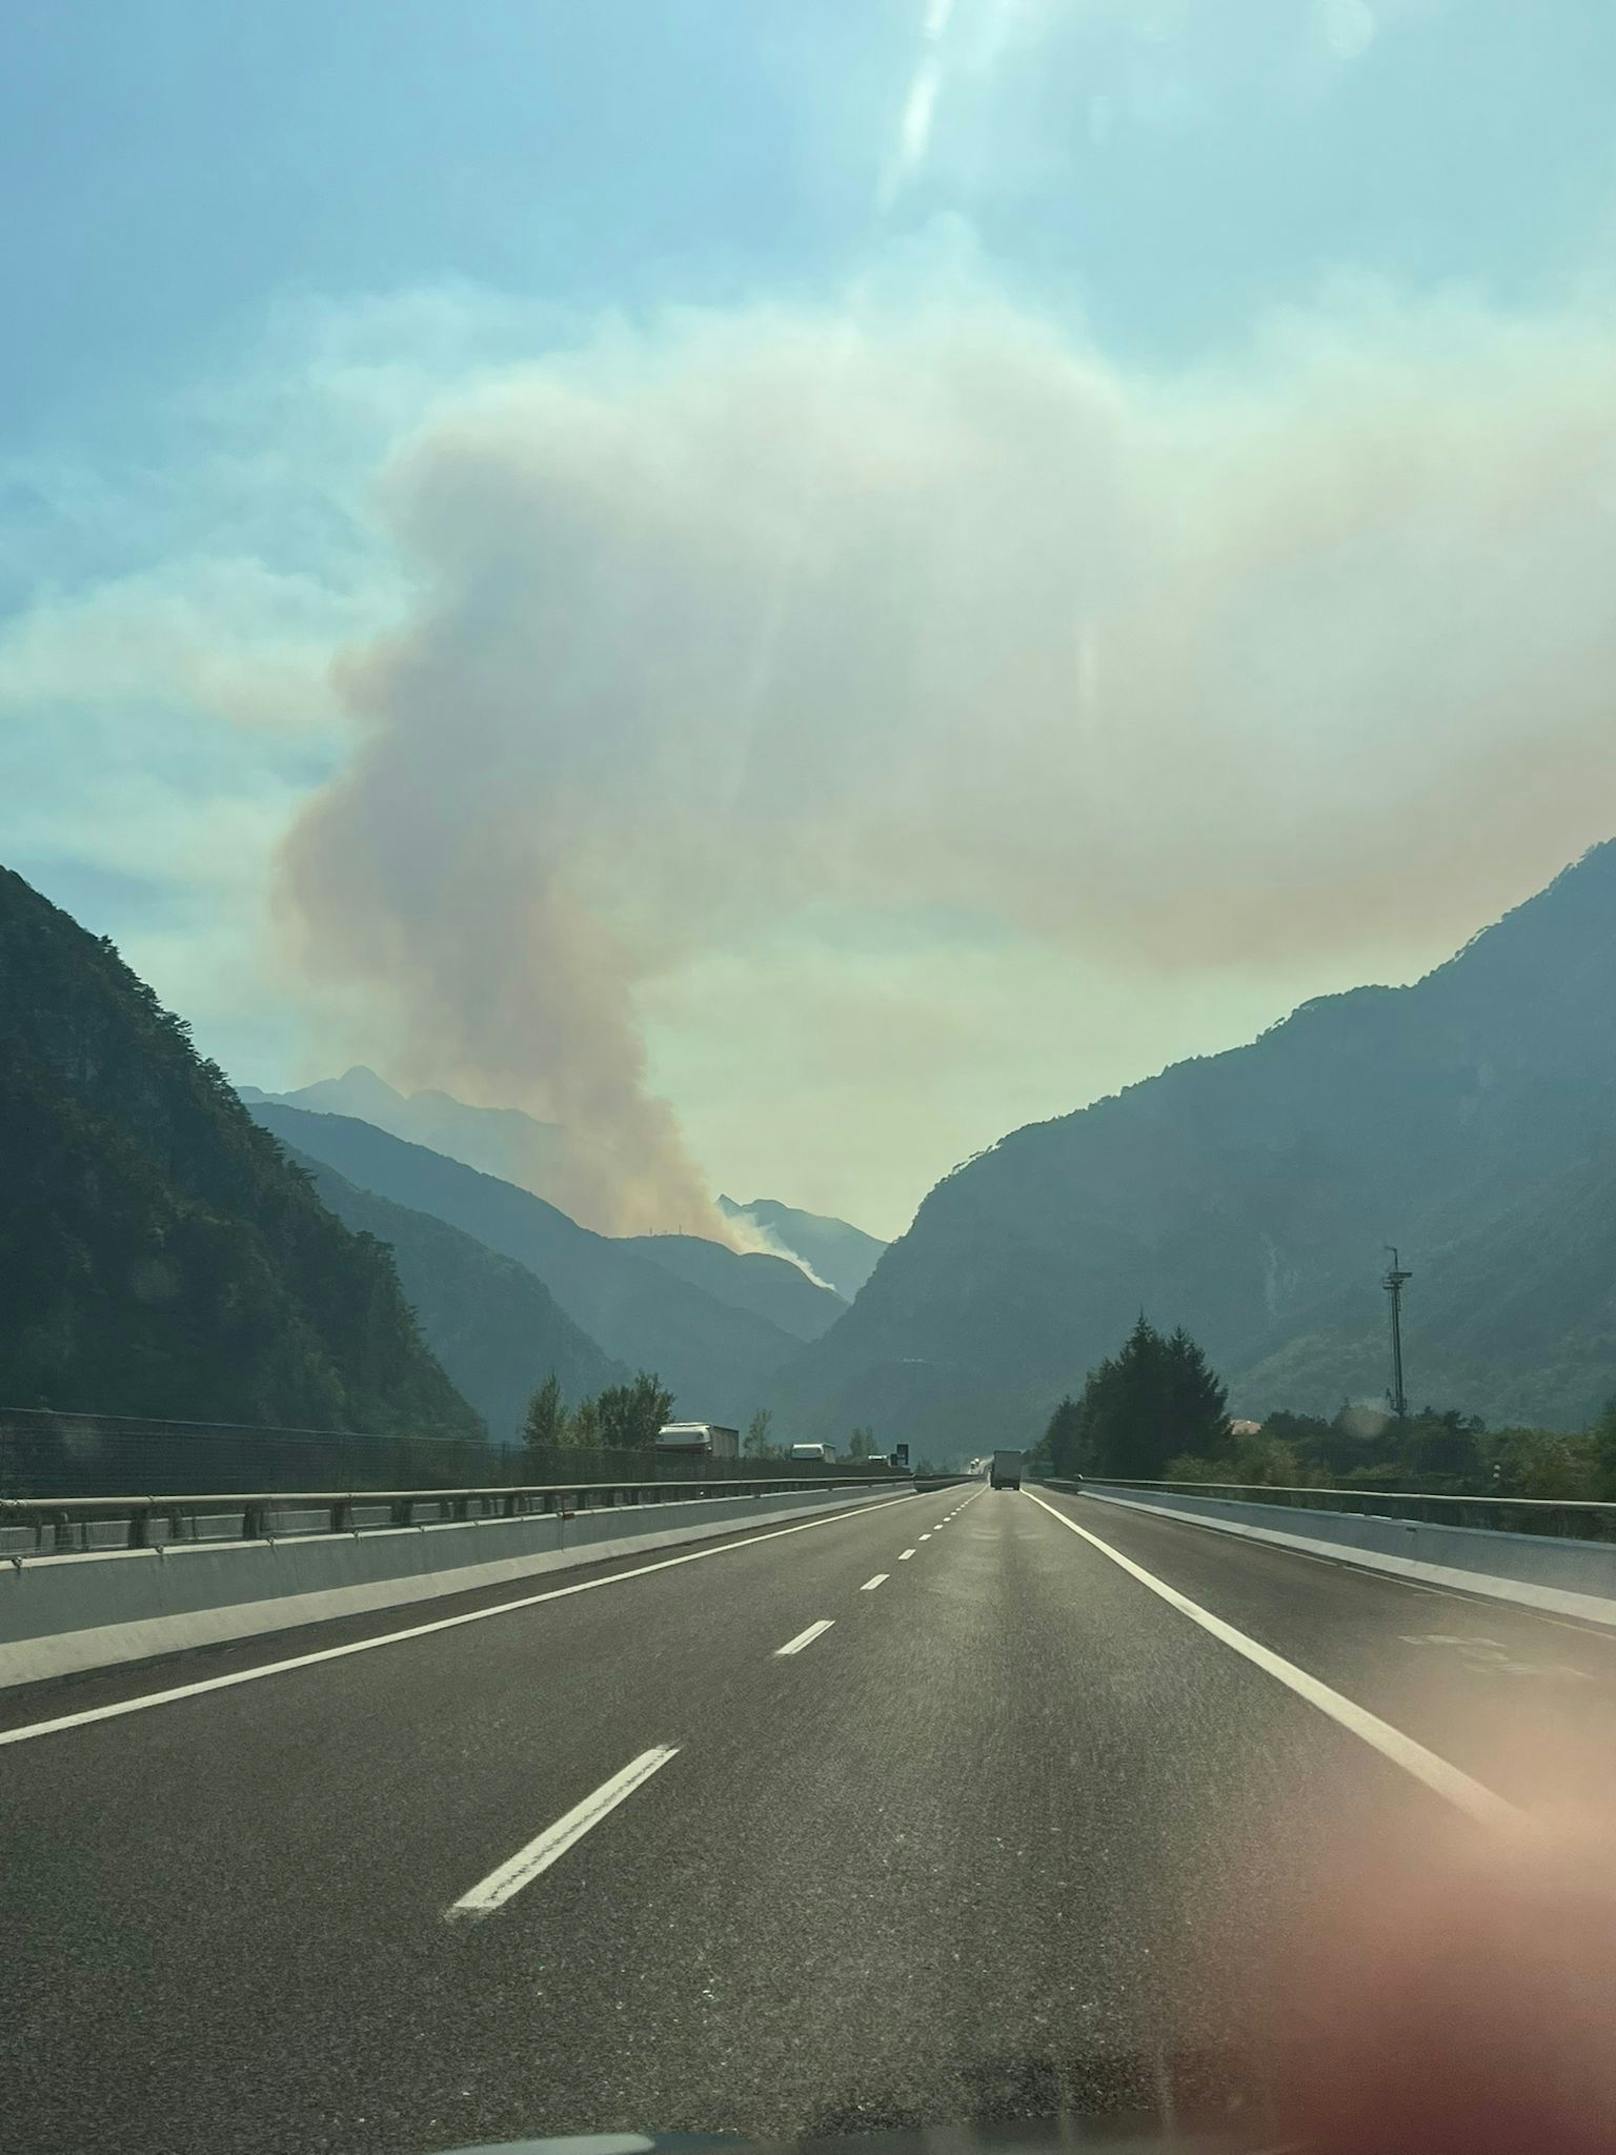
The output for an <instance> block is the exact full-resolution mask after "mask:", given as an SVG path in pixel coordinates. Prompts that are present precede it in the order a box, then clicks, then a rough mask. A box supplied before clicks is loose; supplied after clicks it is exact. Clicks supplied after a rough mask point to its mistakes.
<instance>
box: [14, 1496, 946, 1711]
mask: <svg viewBox="0 0 1616 2155" xmlns="http://www.w3.org/2000/svg"><path fill="white" fill-rule="evenodd" d="M907 1493H909V1492H908V1491H906V1490H905V1489H904V1488H903V1487H902V1485H899V1486H898V1487H897V1488H896V1489H894V1488H893V1487H892V1486H891V1485H890V1484H889V1485H888V1486H887V1487H885V1488H880V1489H873V1490H863V1489H843V1490H840V1491H837V1492H835V1493H834V1494H827V1495H823V1496H822V1495H820V1494H819V1493H818V1492H817V1491H815V1490H812V1489H808V1490H802V1489H796V1490H782V1491H779V1492H778V1493H775V1492H770V1493H768V1494H764V1495H755V1496H744V1497H725V1496H716V1495H709V1496H702V1497H699V1498H693V1499H691V1500H690V1501H688V1502H684V1503H669V1502H665V1501H664V1502H657V1503H650V1504H640V1505H611V1506H606V1507H602V1508H601V1509H599V1510H593V1511H583V1512H580V1513H578V1514H577V1515H576V1516H574V1517H572V1518H564V1517H561V1516H560V1515H559V1514H557V1513H553V1512H551V1513H543V1514H533V1515H530V1516H528V1517H525V1518H516V1519H474V1520H466V1521H452V1522H443V1523H437V1524H433V1525H429V1526H410V1527H396V1528H369V1529H367V1530H365V1531H364V1532H359V1533H344V1534H298V1535H294V1536H290V1537H288V1538H286V1539H281V1540H275V1539H265V1540H260V1541H235V1542H178V1543H170V1544H168V1545H167V1546H166V1547H161V1548H151V1549H115V1550H103V1551H97V1552H94V1553H91V1554H74V1555H68V1556H30V1557H22V1558H16V1559H13V1560H12V1561H10V1562H3V1563H0V1688H4V1687H6V1686H8V1685H13V1684H23V1683H33V1682H37V1681H39V1680H41V1679H42V1678H46V1677H55V1676H68V1675H74V1674H78V1673H81V1672H82V1671H84V1670H86V1669H99V1668H108V1667H112V1666H114V1665H116V1664H118V1663H122V1662H128V1661H143V1660H147V1659H149V1658H151V1657H153V1656H155V1655H159V1654H171V1653H176V1652H181V1651H184V1650H186V1649H188V1648H191V1647H197V1646H210V1645H217V1644H219V1643H220V1642H222V1641H224V1640H229V1639H243V1638H251V1637H254V1636H257V1635H258V1634H260V1633H263V1632H272V1631H283V1630H288V1629H290V1628H292V1627H294V1626H296V1625H301V1624H314V1623H324V1622H327V1621H329V1620H330V1619H332V1618H334V1617H343V1616H355V1615H361V1614H363V1613H365V1612H366V1611H368V1610H372V1609H386V1608H393V1607H397V1606H400V1605H402V1604H406V1603H409V1602H413V1601H424V1600H429V1599H432V1598H433V1597H435V1596H438V1595H443V1594H461V1593H466V1592H468V1591H470V1590H472V1589H475V1588H481V1587H492V1586H504V1585H507V1584H513V1583H517V1582H520V1581H522V1580H526V1579H529V1578H532V1577H533V1576H534V1575H535V1574H539V1573H544V1572H550V1571H560V1570H565V1569H568V1568H570V1567H572V1566H575V1565H579V1564H596V1563H601V1562H603V1561H605V1560H607V1559H610V1558H613V1557H621V1556H638V1555H641V1554H648V1553H650V1552H651V1551H654V1550H658V1549H666V1548H671V1547H675V1546H677V1545H678V1544H680V1543H683V1542H691V1541H701V1540H708V1539H711V1538H712V1537H713V1536H715V1535H721V1534H727V1533H732V1532H734V1531H736V1530H737V1529H739V1528H744V1527H747V1526H751V1525H756V1524H760V1523H767V1522H769V1521H772V1520H775V1519H791V1520H797V1519H806V1518H811V1517H815V1516H819V1515H822V1514H826V1513H830V1512H837V1511H846V1510H852V1509H856V1508H857V1507H858V1506H860V1505H868V1504H872V1503H877V1502H880V1501H881V1500H882V1499H883V1498H885V1499H887V1500H890V1499H891V1498H892V1497H894V1496H895V1495H904V1494H907Z"/></svg>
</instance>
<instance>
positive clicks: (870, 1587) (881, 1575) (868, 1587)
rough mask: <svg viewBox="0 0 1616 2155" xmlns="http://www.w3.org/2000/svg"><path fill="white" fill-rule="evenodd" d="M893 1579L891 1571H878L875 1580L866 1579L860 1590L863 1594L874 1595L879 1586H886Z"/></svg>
mask: <svg viewBox="0 0 1616 2155" xmlns="http://www.w3.org/2000/svg"><path fill="white" fill-rule="evenodd" d="M891 1577H892V1574H891V1572H890V1571H878V1572H877V1573H876V1575H875V1577H874V1578H873V1579H866V1580H865V1582H864V1584H863V1585H862V1586H861V1587H860V1588H859V1592H860V1593H861V1594H873V1593H874V1592H875V1590H876V1588H877V1587H878V1586H884V1585H885V1584H886V1582H887V1580H888V1579H890V1578H891Z"/></svg>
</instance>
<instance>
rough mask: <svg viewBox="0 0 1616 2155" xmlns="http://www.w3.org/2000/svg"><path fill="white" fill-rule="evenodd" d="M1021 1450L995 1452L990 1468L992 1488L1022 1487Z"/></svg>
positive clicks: (989, 1483) (989, 1476) (989, 1474)
mask: <svg viewBox="0 0 1616 2155" xmlns="http://www.w3.org/2000/svg"><path fill="white" fill-rule="evenodd" d="M1021 1459H1022V1455H1021V1453H1020V1452H995V1453H994V1455H993V1460H992V1463H991V1465H990V1466H989V1468H988V1487H989V1488H990V1489H1019V1488H1020V1487H1021Z"/></svg>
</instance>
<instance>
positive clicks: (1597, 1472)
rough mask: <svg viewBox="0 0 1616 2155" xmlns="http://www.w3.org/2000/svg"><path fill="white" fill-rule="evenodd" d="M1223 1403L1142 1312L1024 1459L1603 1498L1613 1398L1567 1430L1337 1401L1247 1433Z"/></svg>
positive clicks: (1043, 1467) (1439, 1491) (1612, 1444)
mask: <svg viewBox="0 0 1616 2155" xmlns="http://www.w3.org/2000/svg"><path fill="white" fill-rule="evenodd" d="M1226 1398H1227V1392H1226V1389H1225V1387H1224V1385H1223V1384H1222V1382H1221V1381H1220V1380H1219V1378H1218V1377H1217V1376H1216V1375H1215V1373H1214V1372H1213V1371H1212V1369H1211V1368H1210V1366H1209V1365H1208V1363H1207V1360H1206V1357H1205V1355H1204V1354H1203V1353H1202V1351H1201V1349H1200V1348H1199V1347H1198V1346H1197V1345H1196V1344H1195V1342H1194V1341H1193V1340H1192V1339H1190V1338H1189V1337H1188V1336H1187V1334H1186V1333H1184V1332H1183V1331H1182V1330H1179V1331H1176V1332H1174V1333H1172V1334H1171V1335H1170V1336H1164V1335H1163V1334H1162V1333H1160V1332H1158V1331H1157V1330H1156V1328H1155V1326H1154V1325H1152V1324H1151V1323H1150V1322H1149V1321H1148V1319H1147V1318H1145V1317H1143V1316H1141V1317H1140V1319H1139V1321H1138V1323H1137V1324H1136V1325H1135V1326H1134V1328H1133V1330H1132V1331H1131V1332H1130V1333H1129V1335H1128V1337H1127V1339H1126V1340H1125V1341H1124V1342H1123V1344H1122V1346H1121V1347H1120V1348H1119V1350H1118V1351H1117V1353H1116V1354H1115V1355H1114V1356H1113V1355H1108V1356H1107V1357H1106V1358H1105V1359H1104V1360H1103V1361H1102V1362H1101V1363H1099V1365H1098V1366H1097V1367H1096V1368H1094V1369H1092V1370H1090V1372H1089V1374H1088V1378H1087V1381H1086V1382H1085V1384H1084V1386H1083V1389H1082V1391H1081V1392H1080V1393H1079V1394H1078V1395H1077V1396H1075V1397H1073V1396H1070V1395H1069V1396H1068V1397H1067V1398H1065V1399H1063V1400H1062V1401H1061V1403H1060V1405H1059V1406H1058V1407H1057V1408H1056V1409H1055V1411H1054V1413H1053V1414H1052V1415H1051V1416H1050V1418H1049V1422H1048V1424H1047V1426H1046V1428H1045V1430H1044V1433H1043V1435H1042V1436H1041V1437H1040V1439H1039V1441H1038V1443H1037V1444H1036V1445H1035V1446H1034V1448H1033V1450H1032V1452H1031V1454H1030V1463H1031V1465H1032V1466H1033V1467H1034V1468H1035V1469H1037V1470H1039V1471H1041V1472H1043V1473H1046V1474H1052V1475H1055V1476H1081V1475H1088V1476H1092V1477H1094V1478H1096V1479H1103V1478H1105V1477H1115V1478H1117V1479H1121V1480H1138V1481H1185V1482H1229V1483H1238V1484H1243V1485H1245V1486H1247V1487H1253V1486H1258V1487H1269V1488H1286V1489H1309V1488H1313V1489H1363V1490H1374V1489H1380V1490H1387V1491H1390V1490H1405V1491H1412V1492H1421V1493H1427V1494H1431V1495H1436V1496H1499V1497H1542V1498H1557V1499H1561V1500H1563V1501H1566V1502H1577V1501H1594V1502H1598V1501H1611V1500H1616V1400H1613V1401H1612V1402H1611V1403H1610V1404H1609V1405H1607V1406H1606V1407H1605V1408H1604V1410H1603V1412H1602V1413H1601V1414H1600V1415H1598V1416H1597V1417H1596V1418H1595V1419H1594V1420H1593V1421H1592V1422H1591V1424H1590V1425H1589V1427H1588V1428H1587V1429H1586V1430H1583V1431H1581V1432H1575V1433H1567V1432H1566V1431H1563V1430H1555V1429H1537V1428H1530V1427H1519V1426H1510V1427H1506V1428H1498V1429H1489V1428H1488V1427H1487V1425H1486V1423H1485V1422H1484V1421H1483V1420H1482V1419H1481V1417H1480V1416H1479V1415H1475V1414H1468V1413H1466V1412H1464V1411H1463V1410H1462V1409H1461V1408H1457V1407H1436V1406H1426V1407H1423V1408H1421V1409H1420V1410H1419V1411H1418V1412H1416V1413H1411V1414H1405V1415H1401V1416H1399V1415H1395V1414H1391V1413H1389V1412H1384V1411H1382V1410H1380V1409H1377V1408H1373V1407H1366V1406H1363V1405H1361V1404H1354V1403H1352V1402H1349V1401H1343V1402H1342V1404H1341V1406H1340V1408H1339V1409H1338V1410H1337V1412H1336V1413H1335V1414H1334V1415H1332V1416H1325V1415H1316V1414H1296V1413H1292V1412H1290V1411H1289V1410H1287V1409H1277V1410H1276V1411H1275V1412H1274V1413H1272V1414H1270V1415H1268V1416H1267V1418H1266V1419H1265V1420H1264V1421H1263V1422H1262V1423H1261V1424H1260V1425H1258V1426H1256V1427H1253V1426H1252V1425H1251V1424H1249V1423H1235V1422H1231V1421H1230V1420H1229V1418H1228V1416H1227V1415H1226V1414H1225V1412H1224V1405H1225V1401H1226Z"/></svg>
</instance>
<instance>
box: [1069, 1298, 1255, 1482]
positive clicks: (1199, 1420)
mask: <svg viewBox="0 0 1616 2155" xmlns="http://www.w3.org/2000/svg"><path fill="white" fill-rule="evenodd" d="M1227 1396H1228V1395H1227V1393H1226V1391H1225V1389H1224V1387H1223V1386H1222V1385H1221V1384H1220V1383H1219V1382H1218V1379H1217V1377H1216V1376H1215V1375H1214V1374H1213V1372H1212V1371H1211V1370H1210V1369H1209V1368H1208V1367H1207V1361H1206V1357H1205V1355H1204V1354H1203V1353H1202V1352H1201V1349H1200V1348H1199V1347H1198V1346H1197V1345H1196V1344H1195V1342H1194V1340H1192V1339H1191V1338H1190V1337H1189V1335H1188V1333H1187V1332H1185V1331H1184V1329H1183V1327H1182V1326H1180V1327H1179V1329H1178V1330H1177V1331H1176V1332H1174V1333H1173V1335H1172V1337H1171V1338H1170V1339H1164V1338H1163V1337H1162V1335H1161V1333H1160V1332H1158V1331H1157V1330H1156V1327H1155V1326H1154V1325H1153V1324H1152V1323H1151V1322H1150V1320H1149V1318H1148V1317H1146V1315H1145V1314H1144V1312H1143V1311H1142V1310H1141V1312H1140V1313H1139V1319H1138V1322H1137V1323H1136V1324H1135V1325H1134V1328H1133V1330H1132V1331H1131V1332H1130V1333H1129V1334H1128V1337H1127V1339H1126V1340H1125V1341H1124V1342H1123V1345H1122V1348H1121V1351H1120V1352H1119V1353H1118V1354H1117V1355H1116V1357H1115V1358H1114V1359H1113V1358H1111V1357H1109V1356H1108V1357H1107V1359H1106V1360H1105V1361H1103V1362H1102V1363H1101V1364H1100V1366H1099V1368H1098V1369H1092V1370H1090V1372H1089V1375H1088V1381H1087V1383H1086V1384H1085V1385H1084V1387H1083V1397H1082V1399H1081V1400H1079V1401H1078V1402H1077V1404H1076V1406H1075V1408H1073V1409H1072V1411H1071V1413H1070V1414H1068V1413H1067V1412H1066V1409H1067V1408H1068V1407H1069V1406H1070V1405H1071V1403H1070V1402H1068V1401H1063V1402H1062V1406H1061V1408H1059V1409H1057V1416H1058V1417H1060V1418H1061V1419H1062V1439H1063V1442H1064V1443H1065V1444H1066V1445H1067V1446H1068V1447H1069V1451H1068V1456H1069V1457H1070V1458H1071V1459H1072V1461H1073V1465H1072V1467H1071V1468H1070V1469H1068V1471H1075V1472H1077V1473H1083V1474H1115V1475H1119V1476H1126V1477H1129V1478H1132V1479H1137V1480H1141V1481H1153V1480H1156V1479H1159V1478H1160V1476H1161V1475H1162V1473H1163V1472H1164V1470H1165V1468H1166V1465H1167V1462H1168V1461H1169V1460H1170V1459H1173V1458H1176V1457H1178V1456H1179V1455H1180V1454H1182V1453H1194V1454H1195V1455H1197V1456H1198V1457H1203V1458H1216V1457H1217V1456H1218V1455H1219V1454H1220V1453H1224V1452H1227V1450H1228V1448H1229V1441H1230V1438H1229V1423H1228V1418H1227V1416H1226V1415H1225V1414H1224V1411H1223V1410H1224V1403H1225V1401H1226V1399H1227ZM1054 1444H1055V1424H1054V1423H1053V1422H1052V1423H1051V1425H1050V1445H1051V1452H1052V1453H1053V1449H1054Z"/></svg>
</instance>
